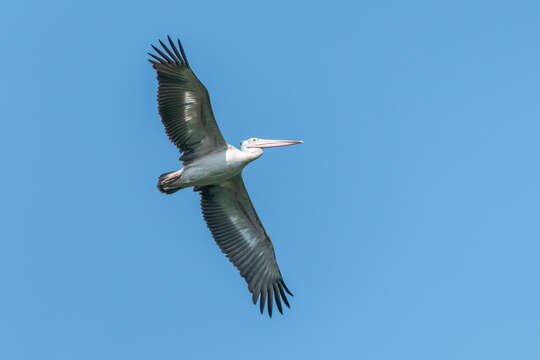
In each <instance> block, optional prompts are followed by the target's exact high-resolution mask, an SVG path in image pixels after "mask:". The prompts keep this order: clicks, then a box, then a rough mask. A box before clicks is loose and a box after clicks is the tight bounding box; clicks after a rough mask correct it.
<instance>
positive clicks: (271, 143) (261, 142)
mask: <svg viewBox="0 0 540 360" xmlns="http://www.w3.org/2000/svg"><path fill="white" fill-rule="evenodd" d="M302 143H303V141H302V140H266V139H257V140H256V141H255V142H254V143H252V144H249V147H258V148H270V147H280V146H290V145H296V144H302Z"/></svg>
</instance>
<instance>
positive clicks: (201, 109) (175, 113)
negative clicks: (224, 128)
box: [148, 37, 227, 162]
mask: <svg viewBox="0 0 540 360" xmlns="http://www.w3.org/2000/svg"><path fill="white" fill-rule="evenodd" d="M168 40H169V44H170V46H171V49H172V51H171V49H169V48H168V47H167V45H165V44H164V43H163V42H162V41H161V40H160V41H159V43H160V44H161V46H162V47H163V51H165V52H166V53H165V52H163V51H162V50H160V49H158V48H157V47H155V46H154V45H152V48H153V49H154V50H155V51H156V53H157V55H156V54H151V53H148V55H150V56H151V57H152V58H153V59H150V60H148V61H150V62H151V63H152V65H153V67H154V69H156V71H157V78H158V82H159V88H158V104H159V114H160V115H161V121H162V122H163V125H165V131H166V132H167V135H168V136H169V139H171V141H172V142H173V143H174V144H175V145H176V146H177V147H178V149H180V152H183V153H184V155H183V156H182V158H181V159H180V160H183V161H187V162H189V161H190V160H192V159H195V158H197V157H199V156H203V155H206V154H208V153H210V152H213V151H219V150H223V149H226V148H227V143H226V142H225V139H224V138H223V135H221V132H220V131H219V128H218V126H217V124H216V119H214V113H213V112H212V106H211V105H210V96H209V95H208V91H207V90H206V88H205V87H204V85H203V84H202V83H201V82H200V81H199V79H197V77H196V76H195V74H194V73H193V71H191V68H190V67H189V63H188V61H187V58H186V54H185V53H184V49H183V48H182V44H181V43H180V40H178V48H179V49H180V52H179V51H178V48H177V47H176V46H175V44H174V42H173V41H172V40H171V38H170V37H168Z"/></svg>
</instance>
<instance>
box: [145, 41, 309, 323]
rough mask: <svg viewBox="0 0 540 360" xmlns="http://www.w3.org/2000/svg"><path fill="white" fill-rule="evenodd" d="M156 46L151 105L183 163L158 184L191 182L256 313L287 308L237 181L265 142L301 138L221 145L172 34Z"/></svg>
mask: <svg viewBox="0 0 540 360" xmlns="http://www.w3.org/2000/svg"><path fill="white" fill-rule="evenodd" d="M168 41H169V45H170V47H168V46H167V45H165V44H164V43H163V42H162V41H161V40H159V43H160V45H161V47H162V49H161V50H160V49H159V48H157V47H156V46H154V45H152V48H153V49H154V51H155V52H156V53H155V54H152V53H148V55H150V56H151V57H152V59H149V60H148V61H150V63H152V66H153V68H154V69H155V70H156V72H157V79H158V83H159V86H158V96H157V99H158V109H159V114H160V116H161V121H162V123H163V125H164V126H165V131H166V133H167V135H168V136H169V139H170V140H171V141H172V142H173V143H174V144H175V145H176V147H178V149H179V150H180V152H181V153H183V154H182V156H181V157H180V161H182V165H183V168H181V169H180V170H176V171H171V172H167V173H165V174H162V175H161V176H160V177H159V179H158V185H157V187H158V189H159V191H161V192H162V193H165V194H172V193H174V192H176V191H178V190H180V189H184V188H188V187H193V190H194V191H196V192H199V193H200V195H201V209H202V215H203V218H204V220H205V221H206V224H207V225H208V228H209V229H210V232H211V233H212V236H213V238H214V240H215V241H216V243H217V245H218V246H219V248H220V249H221V251H222V252H223V253H225V255H226V256H227V257H228V258H229V260H230V261H231V262H232V263H233V265H234V266H235V267H236V268H237V269H238V270H239V271H240V275H241V276H242V277H243V278H244V279H245V280H246V282H247V284H248V289H249V291H250V292H251V294H252V300H253V304H255V305H256V304H257V301H258V300H259V298H260V302H259V304H260V312H261V314H262V313H263V312H264V308H265V304H266V303H267V304H268V305H267V309H268V315H269V316H270V317H272V303H273V299H275V303H276V306H277V308H278V310H279V312H280V313H281V314H283V308H282V305H281V301H282V300H283V302H284V303H285V305H286V306H287V307H290V305H289V301H288V300H287V296H286V294H285V293H287V294H289V295H290V296H292V293H291V291H290V290H289V289H288V288H287V286H286V285H285V282H284V281H283V276H282V275H281V272H280V270H279V267H278V264H277V261H276V256H275V253H274V247H273V245H272V241H271V240H270V237H269V236H268V234H267V233H266V230H265V229H264V227H263V225H262V223H261V221H260V219H259V216H258V215H257V213H256V212H255V209H254V207H253V204H252V203H251V200H250V198H249V195H248V192H247V190H246V187H245V185H244V181H243V180H242V170H243V169H244V167H245V166H246V165H247V164H249V163H250V162H252V161H253V160H256V159H258V158H259V157H260V156H261V155H262V154H263V151H264V149H265V148H271V147H281V146H289V145H294V144H300V143H302V142H303V141H296V140H266V139H259V138H251V139H248V140H245V141H243V142H242V143H241V147H240V149H237V148H236V147H234V146H232V145H230V144H227V142H226V141H225V139H224V138H223V135H222V134H221V132H220V131H219V128H218V126H217V123H216V120H215V118H214V113H213V112H212V106H211V105H210V96H209V94H208V91H207V90H206V87H205V86H204V85H203V84H202V83H201V82H200V81H199V79H197V77H196V76H195V74H194V73H193V71H192V70H191V67H190V65H189V62H188V59H187V57H186V54H185V52H184V49H183V47H182V44H181V43H180V40H178V47H177V46H176V45H175V44H174V42H173V41H172V40H171V38H170V36H168Z"/></svg>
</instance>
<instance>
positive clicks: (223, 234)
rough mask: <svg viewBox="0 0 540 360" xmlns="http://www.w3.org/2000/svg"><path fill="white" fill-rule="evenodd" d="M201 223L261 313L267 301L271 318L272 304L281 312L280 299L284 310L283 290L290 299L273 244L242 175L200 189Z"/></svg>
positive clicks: (285, 301)
mask: <svg viewBox="0 0 540 360" xmlns="http://www.w3.org/2000/svg"><path fill="white" fill-rule="evenodd" d="M199 191H200V193H201V208H202V212H203V216H204V220H206V223H207V224H208V228H209V229H210V231H211V232H212V236H213V237H214V239H215V240H216V243H217V244H218V246H219V247H220V249H221V251H222V252H224V253H225V254H226V255H227V257H228V258H229V260H231V262H232V263H233V264H234V266H236V268H237V269H238V270H240V275H242V276H243V277H244V279H246V282H247V283H248V288H249V291H250V292H251V293H252V294H253V303H254V304H256V303H257V300H258V298H259V296H260V297H261V300H260V309H261V313H263V311H264V306H265V303H266V301H268V314H269V315H270V316H272V302H273V298H275V301H276V305H277V308H278V310H279V312H280V313H283V310H282V306H281V300H282V299H283V302H284V303H285V305H287V307H289V301H288V300H287V297H286V295H285V291H286V292H287V293H288V294H289V295H291V296H292V294H291V292H290V291H289V289H287V286H285V283H284V282H283V278H282V276H281V272H280V271H279V267H278V264H277V262H276V256H275V254H274V247H273V246H272V242H271V241H270V238H269V237H268V234H267V233H266V230H264V227H263V225H262V223H261V221H260V220H259V217H258V216H257V213H256V212H255V209H254V208H253V204H252V203H251V200H250V199H249V195H248V193H247V190H246V187H245V186H244V181H243V180H242V176H241V175H237V176H235V177H234V178H232V179H231V180H228V181H226V182H224V183H223V184H220V185H210V186H205V187H201V188H200V190H199Z"/></svg>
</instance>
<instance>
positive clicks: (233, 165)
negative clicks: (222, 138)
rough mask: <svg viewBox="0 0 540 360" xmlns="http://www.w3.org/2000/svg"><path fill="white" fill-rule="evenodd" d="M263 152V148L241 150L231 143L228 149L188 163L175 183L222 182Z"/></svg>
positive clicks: (186, 184)
mask: <svg viewBox="0 0 540 360" xmlns="http://www.w3.org/2000/svg"><path fill="white" fill-rule="evenodd" d="M262 153H263V151H262V149H249V150H243V151H242V150H239V149H237V148H236V147H234V146H232V145H229V146H228V148H227V150H225V151H221V152H217V153H210V154H208V155H205V156H203V157H201V158H199V159H196V160H195V161H193V162H190V163H188V164H186V166H185V167H184V168H183V169H182V170H181V175H180V178H179V179H178V181H175V185H177V186H178V185H179V186H181V187H183V188H184V187H190V186H195V185H197V186H205V185H211V184H220V183H222V182H224V181H226V180H228V179H230V178H232V177H233V176H236V175H238V174H240V173H241V172H242V169H244V167H245V166H246V165H247V164H249V163H250V162H251V161H253V160H255V159H257V158H258V157H259V156H261V155H262Z"/></svg>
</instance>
